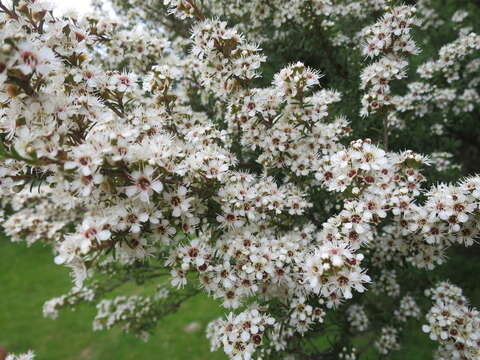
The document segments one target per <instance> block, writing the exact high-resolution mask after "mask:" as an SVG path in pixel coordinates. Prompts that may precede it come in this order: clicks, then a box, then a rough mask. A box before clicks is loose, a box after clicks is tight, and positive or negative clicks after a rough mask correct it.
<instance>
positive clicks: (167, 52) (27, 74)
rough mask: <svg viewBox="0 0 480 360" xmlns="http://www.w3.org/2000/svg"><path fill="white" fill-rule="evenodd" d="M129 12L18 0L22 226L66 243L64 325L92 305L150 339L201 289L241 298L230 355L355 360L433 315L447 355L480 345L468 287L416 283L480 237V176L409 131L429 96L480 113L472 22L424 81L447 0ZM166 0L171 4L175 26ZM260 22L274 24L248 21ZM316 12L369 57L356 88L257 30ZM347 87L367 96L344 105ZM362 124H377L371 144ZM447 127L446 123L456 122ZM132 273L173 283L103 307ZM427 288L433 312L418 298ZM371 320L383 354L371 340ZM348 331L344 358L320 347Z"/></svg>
mask: <svg viewBox="0 0 480 360" xmlns="http://www.w3.org/2000/svg"><path fill="white" fill-rule="evenodd" d="M113 3H114V5H115V6H116V7H115V8H116V9H117V11H118V17H119V18H118V19H116V20H113V19H109V18H108V17H106V16H100V15H99V14H100V11H97V12H96V13H94V14H92V15H89V16H86V17H85V18H83V19H77V18H68V17H56V16H54V14H53V12H52V8H51V7H49V5H48V3H47V2H43V1H40V0H20V1H14V2H13V4H3V3H2V2H1V1H0V9H1V10H0V11H1V14H0V28H1V32H0V40H1V43H2V47H1V48H0V126H1V130H2V134H1V139H2V142H1V147H0V156H1V163H0V183H1V185H2V187H1V189H0V194H1V202H2V206H3V208H4V209H5V212H4V215H3V217H4V221H3V228H4V232H5V233H6V234H7V235H8V236H9V237H10V239H11V240H12V241H15V242H16V241H26V242H27V243H28V244H32V243H34V242H38V241H42V242H45V243H48V244H50V245H51V246H52V248H53V251H54V253H55V256H54V260H55V262H56V263H57V264H59V265H63V266H68V267H69V268H70V269H71V270H72V277H73V288H72V290H71V291H70V292H69V293H68V294H66V295H63V296H60V297H58V298H55V299H52V300H50V301H48V302H47V303H46V304H45V306H44V314H45V315H46V316H50V317H57V316H58V311H59V310H60V309H61V308H65V307H73V306H76V305H78V304H79V303H82V302H94V303H97V309H98V313H97V316H96V318H95V320H94V323H93V327H94V330H102V329H109V328H111V327H113V326H117V325H120V326H121V327H122V328H123V329H124V330H125V331H128V332H133V333H135V334H137V335H139V336H141V337H142V338H145V339H146V338H148V335H149V333H150V332H151V331H152V330H153V329H154V327H155V324H156V322H157V321H159V319H161V317H162V316H164V315H167V314H169V313H172V312H174V311H176V310H177V309H178V307H179V306H180V304H181V303H182V302H184V301H186V300H187V299H189V298H190V297H192V296H195V295H196V294H198V293H200V292H204V293H207V294H208V295H210V296H211V297H213V298H215V299H220V302H221V305H222V306H223V307H224V308H226V309H229V311H230V313H229V314H228V315H227V316H226V317H225V318H220V319H217V320H214V321H213V322H211V323H210V324H209V325H208V328H207V336H208V338H209V339H210V341H211V347H212V350H216V349H219V348H222V349H223V350H224V351H225V353H226V354H227V356H228V357H229V358H231V359H239V360H240V359H250V358H257V359H266V358H272V359H278V358H280V357H279V356H283V355H288V354H289V355H292V356H294V357H295V356H297V357H298V358H307V357H312V358H313V357H315V356H323V355H325V356H330V358H332V357H333V358H339V359H355V358H357V356H360V355H361V354H362V353H364V352H365V351H367V350H368V348H369V347H370V345H371V346H372V347H373V348H375V349H376V351H378V353H379V354H382V355H388V354H389V353H391V352H392V351H394V350H397V349H399V348H400V346H401V345H400V341H401V332H402V329H403V328H404V325H405V323H406V322H408V321H410V320H411V319H420V318H421V317H423V316H426V318H425V319H426V321H427V322H428V325H425V326H424V327H423V330H424V331H425V332H427V333H429V334H430V337H431V338H432V339H433V340H436V341H438V342H439V343H440V348H439V351H438V354H437V358H438V359H447V358H452V357H453V358H459V359H468V360H474V359H478V358H479V356H480V355H479V353H478V349H479V348H480V328H479V323H480V318H479V314H478V311H477V310H475V309H472V308H469V307H467V306H466V299H465V298H464V297H463V295H462V291H461V290H460V289H459V288H457V287H455V286H453V285H450V284H448V283H441V284H439V285H438V287H436V288H435V287H433V288H432V286H434V285H435V284H432V283H431V281H430V280H429V281H427V282H424V281H422V280H421V279H422V278H421V275H419V278H418V280H417V281H418V283H417V284H416V286H414V287H412V285H411V282H412V281H415V279H414V280H412V279H411V278H410V279H408V280H405V278H404V276H403V275H404V274H413V273H415V274H417V273H419V274H423V273H430V272H432V271H435V269H436V268H437V267H438V266H439V265H440V264H442V263H444V262H445V261H446V257H447V250H448V249H449V248H450V247H452V246H466V247H469V246H472V245H474V243H475V242H476V239H477V238H478V233H479V231H480V226H479V222H478V219H479V200H480V177H478V176H470V177H468V178H463V179H457V181H456V182H454V183H448V184H447V183H440V184H437V185H432V184H431V181H429V178H428V177H427V170H426V168H427V166H428V165H429V164H431V163H433V164H436V165H437V166H438V171H439V172H441V171H444V170H448V169H455V170H457V171H460V170H461V168H460V167H459V166H458V164H455V163H454V162H453V160H452V159H451V158H452V155H451V154H450V153H449V152H447V151H445V150H448V149H444V148H440V149H438V151H436V152H434V154H433V155H432V158H431V159H430V158H429V157H428V156H425V155H421V154H418V153H416V152H414V151H412V150H406V151H393V150H392V144H391V139H392V138H394V139H395V136H399V134H402V131H404V130H405V129H406V128H408V126H409V125H408V124H409V123H410V122H412V121H423V118H425V117H428V114H429V113H430V112H431V111H433V110H432V109H435V111H441V112H442V111H443V112H442V114H449V113H452V114H456V115H460V116H463V115H464V114H466V113H471V112H473V111H474V110H476V109H477V108H478V103H479V96H478V93H477V90H476V89H477V88H478V85H479V84H480V77H478V74H479V69H480V58H478V57H475V55H478V50H479V49H480V36H479V35H477V34H476V33H474V32H473V31H470V29H468V28H462V29H461V30H460V32H459V36H458V38H457V39H456V40H454V41H453V42H450V43H448V44H446V45H444V46H443V47H441V48H440V50H439V51H438V55H436V57H435V60H432V61H428V62H425V63H423V64H421V65H420V66H418V67H417V69H416V72H417V74H418V77H417V78H414V79H413V80H415V81H410V79H409V63H410V61H411V59H414V58H415V56H417V55H418V54H419V53H420V51H421V45H419V44H417V43H416V41H415V35H414V31H425V29H429V28H435V27H436V26H441V22H442V21H441V19H440V17H439V16H438V14H436V12H435V10H434V8H433V7H431V6H430V4H429V2H428V1H419V3H418V6H417V7H413V6H410V5H401V4H394V2H393V1H388V2H387V1H383V0H376V1H373V0H372V1H370V0H369V1H358V2H356V1H353V2H352V1H338V2H336V1H330V0H318V1H306V0H305V1H301V0H298V1H292V4H289V7H288V8H287V7H285V6H284V5H285V4H284V2H283V1H279V0H275V1H272V2H263V1H251V2H249V3H248V5H245V6H243V5H244V4H243V3H242V4H240V3H238V2H236V1H222V2H220V1H216V0H210V1H204V2H196V1H194V0H179V1H169V0H166V1H164V2H163V3H162V2H159V3H158V4H157V3H156V2H155V1H148V2H137V1H128V2H125V1H123V2H122V1H119V0H117V1H114V2H113ZM155 6H158V7H162V6H163V7H166V9H165V14H164V15H162V16H161V20H158V21H160V22H161V23H162V26H161V29H162V31H158V29H157V27H156V26H155V25H154V24H156V22H155V21H156V17H157V16H159V15H158V12H155V14H153V13H152V12H149V9H150V8H152V7H153V8H155ZM290 6H291V7H290ZM287 10H288V11H287ZM167 13H170V14H173V15H174V16H176V18H174V17H167ZM254 13H255V14H263V15H264V18H265V19H268V21H260V20H261V17H258V16H257V17H255V18H254V19H253V20H252V21H251V22H245V21H243V22H242V19H243V20H244V19H245V18H248V17H251V16H252V14H254ZM374 17H378V19H377V20H376V22H375V20H374V21H373V22H372V23H369V21H371V20H372V18H374ZM466 18H468V12H456V13H455V14H454V16H453V19H452V21H453V23H455V24H457V25H458V24H461V23H462V22H463V21H465V19H466ZM139 19H142V21H141V24H139V23H137V22H138V21H139ZM352 19H356V20H358V23H362V24H363V27H362V28H359V29H357V31H356V32H353V31H352V33H351V34H349V35H348V34H347V33H344V32H343V31H341V24H343V23H344V22H349V21H352ZM229 21H230V22H239V23H240V24H239V26H238V27H237V28H236V27H234V26H232V25H230V24H229ZM297 25H298V26H302V27H306V28H318V29H320V30H319V31H321V32H322V33H324V34H326V35H325V36H324V37H323V39H324V40H323V41H325V38H328V37H329V39H330V40H328V46H329V47H331V48H332V49H341V48H342V47H343V48H347V49H349V51H351V52H352V53H357V54H360V56H359V58H360V59H361V60H362V62H360V63H357V64H352V66H351V68H349V69H348V71H349V72H355V69H356V68H357V69H358V73H356V74H354V75H352V74H350V75H348V77H350V80H349V83H348V87H345V88H343V89H342V92H340V91H337V90H335V89H327V88H322V87H321V86H322V82H323V80H322V73H321V72H320V71H318V70H315V69H313V68H311V67H310V66H308V65H306V64H305V63H304V62H299V61H295V62H292V63H290V64H282V68H281V69H279V70H278V71H277V72H276V73H275V75H273V76H271V78H272V81H271V82H268V80H266V76H267V75H266V74H265V73H268V71H267V70H265V69H268V61H269V58H268V57H267V56H266V55H265V53H264V52H263V50H262V49H261V48H260V46H259V45H258V44H257V43H256V42H255V41H263V42H268V41H269V39H268V37H265V36H266V34H272V36H271V41H272V42H278V41H282V39H285V38H288V36H290V34H289V33H288V29H289V28H291V27H294V26H297ZM239 29H241V30H243V31H244V32H245V34H242V33H241V32H240V31H239ZM286 29H287V30H286ZM348 29H349V30H351V27H350V28H348ZM267 47H268V45H267ZM339 51H340V50H339ZM337 65H338V64H337ZM332 66H334V67H335V66H336V65H335V64H332ZM342 69H343V67H339V68H338V69H337V70H338V76H339V77H342V76H345V74H344V73H343V72H342V71H344V70H342ZM331 77H332V74H331V73H330V74H329V76H328V79H327V80H328V81H329V83H332V81H333V80H331V79H330V78H331ZM357 78H358V79H360V81H359V83H357V82H356V81H353V80H352V79H357ZM434 79H439V80H438V81H436V80H435V81H434ZM442 81H443V82H442ZM402 83H403V86H404V89H403V90H404V91H403V93H402V91H399V88H400V89H401V86H402V85H401V84H402ZM444 84H447V85H445V86H448V87H445V88H444V87H442V86H444ZM344 92H346V93H347V94H346V96H347V99H348V97H350V96H352V94H354V95H355V96H356V97H357V100H356V102H353V104H356V105H358V106H357V107H355V106H353V107H351V106H349V105H346V106H344V109H342V104H345V102H344V101H345V100H344V99H343V96H344V95H343V93H344ZM352 108H353V110H352ZM344 110H345V113H344ZM345 115H349V116H353V117H354V118H356V119H357V121H353V120H351V121H349V119H348V118H347V117H346V116H345ZM358 119H360V120H361V121H374V122H375V123H376V124H377V125H379V126H377V127H376V128H372V129H375V130H376V131H373V132H372V134H371V136H370V137H365V138H361V139H359V137H358V136H357V135H356V132H355V130H356V129H357V128H358V126H357V125H358V121H360V120H358ZM372 119H373V120H372ZM437 120H439V121H437V122H436V123H433V124H431V125H432V131H435V133H437V134H442V132H443V131H445V129H446V128H448V126H450V125H449V123H448V122H449V120H448V118H447V117H446V115H445V116H444V118H442V117H440V118H439V119H437ZM370 124H372V122H370ZM360 132H361V130H360ZM379 134H380V135H379ZM413 269H418V271H417V272H414V270H413ZM404 280H405V281H404ZM131 281H134V282H135V283H136V284H138V285H139V286H142V285H144V284H150V283H153V284H155V285H156V286H157V287H156V290H155V291H154V292H151V293H150V294H144V295H141V296H140V295H131V294H129V295H122V296H119V297H116V298H114V299H111V298H107V299H105V298H104V297H105V296H106V295H108V294H109V293H110V292H112V291H113V290H119V291H120V290H121V287H122V285H124V284H125V283H127V282H131ZM408 283H410V286H409V284H408ZM422 286H423V287H422ZM426 288H429V289H431V290H428V291H427V293H426V294H427V296H428V297H429V298H431V299H432V300H433V301H434V305H433V307H432V308H431V309H430V310H428V308H425V309H423V306H422V307H421V306H420V305H419V304H424V303H425V302H426V298H425V296H424V295H423V290H425V289H426ZM450 293H451V295H450ZM384 298H387V299H388V301H379V299H384ZM383 313H387V314H388V315H387V316H384V315H382V314H383ZM392 314H393V316H391V315H392ZM367 331H371V332H372V334H373V335H372V338H371V341H370V343H369V346H367V347H364V346H361V347H359V346H357V343H356V339H358V336H359V335H358V334H360V333H365V332H367ZM330 332H332V333H337V334H338V336H336V338H335V339H336V340H335V341H333V342H331V343H330V346H329V348H328V349H326V350H321V351H320V350H318V349H317V348H316V347H315V346H314V345H313V346H312V344H311V341H308V340H311V339H312V337H315V336H323V335H325V334H326V335H328V334H329V333H330ZM317 358H318V357H317Z"/></svg>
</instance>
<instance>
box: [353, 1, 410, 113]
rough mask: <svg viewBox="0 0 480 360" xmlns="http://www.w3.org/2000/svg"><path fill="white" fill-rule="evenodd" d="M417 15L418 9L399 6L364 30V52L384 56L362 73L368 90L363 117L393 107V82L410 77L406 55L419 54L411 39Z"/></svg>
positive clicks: (363, 104)
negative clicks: (404, 56)
mask: <svg viewBox="0 0 480 360" xmlns="http://www.w3.org/2000/svg"><path fill="white" fill-rule="evenodd" d="M415 13H416V9H415V8H414V7H410V6H398V7H395V8H393V9H392V10H391V11H390V12H389V13H387V14H386V15H385V16H384V17H383V18H382V19H380V20H379V21H378V22H377V23H376V24H375V25H373V26H370V27H367V28H366V29H364V30H363V33H364V36H365V37H366V40H365V44H364V46H363V49H362V53H363V54H364V55H366V56H368V57H370V58H374V57H377V56H379V55H382V57H381V58H380V59H379V60H378V61H377V62H375V63H373V64H371V65H369V66H368V67H366V68H365V69H364V70H363V72H362V74H361V83H362V85H361V87H362V89H365V88H368V92H367V93H366V94H365V95H364V96H363V98H362V109H361V111H360V112H361V114H363V115H368V114H369V113H372V112H376V111H378V110H379V109H380V108H383V107H385V106H389V105H391V104H392V97H391V90H390V83H391V81H392V80H395V79H397V80H399V79H403V78H404V77H405V76H406V74H405V69H406V67H407V65H408V62H407V61H406V60H405V59H404V58H403V56H402V55H403V54H405V55H415V54H417V53H418V49H417V46H416V45H415V42H414V41H413V39H412V38H411V36H410V30H411V28H412V26H414V25H418V21H417V19H416V18H415Z"/></svg>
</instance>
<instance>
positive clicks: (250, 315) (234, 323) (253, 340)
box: [207, 305, 275, 360]
mask: <svg viewBox="0 0 480 360" xmlns="http://www.w3.org/2000/svg"><path fill="white" fill-rule="evenodd" d="M274 324H275V319H274V318H272V317H270V316H269V315H268V314H266V313H265V311H264V310H263V309H260V308H258V307H257V306H255V305H253V306H251V307H250V308H249V309H247V310H245V311H243V312H241V313H240V314H238V315H233V314H230V315H229V316H228V317H227V318H226V319H218V320H216V321H213V322H211V323H210V324H209V325H208V329H207V336H208V337H209V338H210V339H211V344H212V345H211V346H212V349H213V350H216V349H218V348H219V347H223V349H224V351H225V353H226V354H227V355H228V356H229V358H231V359H235V360H237V359H238V360H243V359H245V360H249V359H251V358H252V355H253V353H254V352H255V351H256V349H257V348H258V347H259V346H260V345H261V344H262V342H263V341H264V339H263V338H264V336H265V333H266V332H267V331H268V330H269V329H270V328H272V326H273V325H274Z"/></svg>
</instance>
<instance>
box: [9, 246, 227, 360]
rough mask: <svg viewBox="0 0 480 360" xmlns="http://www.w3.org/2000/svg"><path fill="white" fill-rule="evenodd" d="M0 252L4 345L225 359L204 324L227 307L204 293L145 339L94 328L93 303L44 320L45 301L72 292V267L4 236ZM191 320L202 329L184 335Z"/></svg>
mask: <svg viewBox="0 0 480 360" xmlns="http://www.w3.org/2000/svg"><path fill="white" fill-rule="evenodd" d="M0 253H1V259H2V261H1V262H0V309H1V311H0V345H1V346H3V347H5V348H6V349H7V350H8V351H10V352H25V351H27V350H29V349H32V350H34V351H35V352H36V354H37V358H36V360H37V359H38V360H60V359H61V360H80V359H82V360H97V359H98V360H104V359H115V360H133V359H135V360H138V359H141V360H144V359H173V360H177V359H178V360H183V359H185V360H186V359H189V360H203V359H208V360H215V359H225V358H226V357H225V355H224V354H222V353H221V352H217V353H213V354H212V353H210V349H209V344H208V342H207V340H206V338H205V333H204V328H205V326H206V324H207V323H208V322H209V321H210V320H212V319H213V318H215V317H218V316H220V315H221V314H222V313H223V311H222V310H221V309H219V308H218V307H217V305H216V304H215V303H213V302H212V301H211V300H209V299H207V298H206V297H204V296H197V297H195V298H193V299H191V300H190V301H188V302H186V303H185V304H183V305H182V308H181V309H180V311H179V312H178V313H176V314H173V315H170V316H168V317H166V318H165V319H163V320H161V322H160V323H159V325H158V327H157V329H156V332H155V334H154V335H153V336H152V337H151V338H150V340H149V342H147V343H144V342H143V341H141V340H139V339H137V338H135V337H134V336H130V335H126V334H123V333H122V332H120V331H119V330H112V331H105V332H94V331H93V330H92V325H91V324H92V320H93V318H94V316H95V309H94V307H93V306H90V307H89V306H81V307H80V308H78V309H77V310H76V311H74V312H72V311H69V310H64V311H63V312H60V316H59V318H58V319H56V320H51V319H45V318H43V316H42V305H43V303H44V302H45V301H46V300H48V299H50V298H52V297H56V296H59V295H61V294H63V293H65V292H67V291H68V290H69V288H70V284H71V283H70V277H69V275H68V271H67V270H66V269H63V268H62V267H59V266H57V265H55V264H54V263H53V257H52V254H51V252H50V250H49V249H47V248H44V247H42V246H41V245H34V246H33V247H31V248H27V247H26V246H25V245H23V244H12V243H10V242H9V241H8V240H6V239H4V238H0ZM192 321H198V322H199V323H200V324H201V326H202V330H201V331H199V332H197V333H193V334H191V333H186V332H185V331H184V328H185V326H186V325H187V324H189V323H191V322H192Z"/></svg>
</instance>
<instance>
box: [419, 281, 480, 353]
mask: <svg viewBox="0 0 480 360" xmlns="http://www.w3.org/2000/svg"><path fill="white" fill-rule="evenodd" d="M426 295H427V296H429V297H430V298H431V300H432V301H433V306H432V308H431V309H430V311H429V312H428V314H427V316H426V319H427V322H428V325H424V326H423V327H422V329H423V331H424V332H426V333H428V334H429V335H430V339H432V340H434V341H438V342H439V343H440V344H441V347H440V349H439V353H440V355H441V356H443V357H446V356H450V358H453V359H467V360H473V359H478V357H479V356H480V350H479V349H480V313H479V312H478V311H477V310H476V309H472V308H469V307H468V306H467V300H466V298H465V297H464V296H463V294H462V290H461V289H460V288H458V287H456V286H454V285H452V284H450V283H447V282H443V283H440V284H438V285H437V287H435V288H433V289H429V290H427V291H426Z"/></svg>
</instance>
